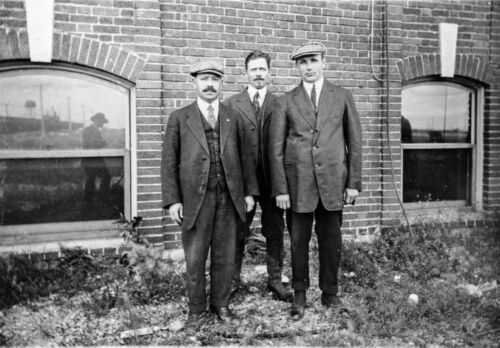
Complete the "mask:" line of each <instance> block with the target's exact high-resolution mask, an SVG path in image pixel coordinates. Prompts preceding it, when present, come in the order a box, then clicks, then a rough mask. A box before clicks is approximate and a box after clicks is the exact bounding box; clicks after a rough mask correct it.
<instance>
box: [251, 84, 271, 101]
mask: <svg viewBox="0 0 500 348" xmlns="http://www.w3.org/2000/svg"><path fill="white" fill-rule="evenodd" d="M247 90H248V96H249V97H250V100H253V96H254V95H255V93H257V92H259V103H260V104H261V105H262V102H263V100H264V99H265V98H266V94H267V86H264V87H262V88H261V89H257V88H255V87H254V86H250V85H248V89H247Z"/></svg>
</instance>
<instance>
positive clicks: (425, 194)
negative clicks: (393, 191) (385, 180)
mask: <svg viewBox="0 0 500 348" xmlns="http://www.w3.org/2000/svg"><path fill="white" fill-rule="evenodd" d="M471 158H472V152H471V150H470V149H449V150H441V149H426V150H410V149H405V150H404V151H403V202H405V203H409V202H435V201H443V200H466V201H467V202H468V201H469V200H470V187H471V185H470V180H471V169H470V168H471Z"/></svg>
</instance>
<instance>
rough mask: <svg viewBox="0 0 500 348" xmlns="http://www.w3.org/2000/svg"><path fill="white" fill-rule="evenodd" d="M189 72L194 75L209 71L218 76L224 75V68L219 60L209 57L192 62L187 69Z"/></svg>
mask: <svg viewBox="0 0 500 348" xmlns="http://www.w3.org/2000/svg"><path fill="white" fill-rule="evenodd" d="M189 73H190V74H191V76H196V75H198V74H203V73H211V74H215V75H218V76H224V68H223V67H222V63H221V62H219V61H217V60H213V59H209V60H202V61H200V62H198V63H195V64H193V65H192V66H191V69H190V70H189Z"/></svg>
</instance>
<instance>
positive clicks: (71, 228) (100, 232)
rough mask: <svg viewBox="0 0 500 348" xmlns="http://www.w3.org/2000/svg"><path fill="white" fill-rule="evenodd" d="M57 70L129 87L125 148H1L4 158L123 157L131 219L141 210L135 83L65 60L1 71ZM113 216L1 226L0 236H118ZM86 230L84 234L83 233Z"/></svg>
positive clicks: (6, 66) (26, 239) (13, 239)
mask: <svg viewBox="0 0 500 348" xmlns="http://www.w3.org/2000/svg"><path fill="white" fill-rule="evenodd" d="M27 70H55V71H59V72H63V73H64V72H67V73H70V74H78V75H84V76H89V77H91V78H95V79H100V80H104V81H106V82H109V83H112V84H115V85H118V86H121V87H123V88H125V89H127V91H128V108H129V119H128V120H127V121H126V127H125V146H124V148H123V149H98V150H82V149H70V150H62V149H58V150H39V151H36V152H30V151H29V150H17V149H14V150H8V151H3V152H0V160H5V159H30V158H47V159H50V158H75V157H95V156H99V157H101V156H102V157H122V158H123V166H124V179H125V180H124V215H125V217H126V218H127V219H131V218H132V216H134V215H136V212H137V198H136V197H137V188H136V186H137V185H136V183H137V173H136V170H137V165H136V156H137V154H136V134H135V129H136V120H135V119H136V109H135V106H136V104H135V97H136V95H135V85H134V84H133V83H131V82H129V81H127V80H125V79H123V78H120V77H118V76H115V75H112V74H110V73H107V72H105V71H97V70H95V69H90V68H87V67H83V66H75V65H72V64H67V63H63V62H58V63H51V64H44V63H31V62H25V63H23V62H16V63H12V62H10V63H9V62H7V63H1V64H0V74H2V73H4V72H11V71H27ZM115 221H116V219H113V220H90V221H77V222H50V223H39V224H19V225H5V226H1V230H2V233H1V234H0V239H1V240H2V244H4V245H14V244H23V243H38V242H52V241H63V240H81V239H91V238H113V237H116V228H115V226H114V225H113V222H115ZM82 232H83V233H84V235H82Z"/></svg>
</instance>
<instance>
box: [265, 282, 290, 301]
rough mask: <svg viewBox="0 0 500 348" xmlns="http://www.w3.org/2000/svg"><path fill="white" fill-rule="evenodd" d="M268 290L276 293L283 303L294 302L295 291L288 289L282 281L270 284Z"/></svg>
mask: <svg viewBox="0 0 500 348" xmlns="http://www.w3.org/2000/svg"><path fill="white" fill-rule="evenodd" d="M267 289H268V290H269V291H271V292H272V293H274V294H275V295H276V296H277V297H278V298H279V299H280V300H281V301H285V302H292V301H293V291H292V290H289V289H287V288H286V287H285V286H284V285H283V283H282V282H281V281H280V282H277V283H274V284H271V283H268V284H267Z"/></svg>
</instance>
